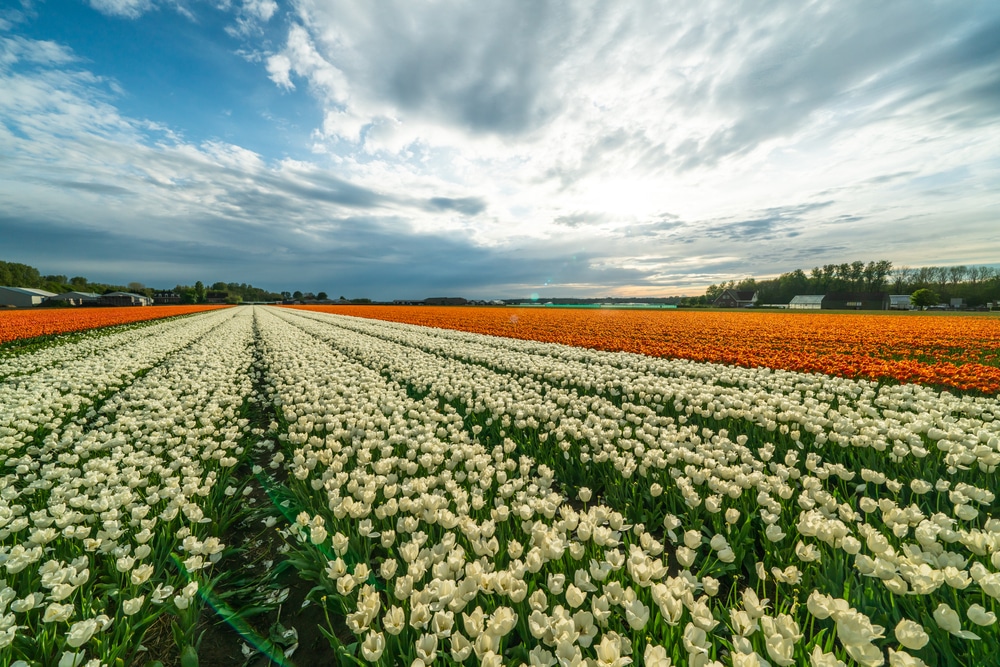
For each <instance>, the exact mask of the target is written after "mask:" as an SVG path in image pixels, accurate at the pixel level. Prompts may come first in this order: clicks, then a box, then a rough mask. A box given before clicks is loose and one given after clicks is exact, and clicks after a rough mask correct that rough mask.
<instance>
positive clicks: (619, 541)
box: [0, 306, 1000, 667]
mask: <svg viewBox="0 0 1000 667" xmlns="http://www.w3.org/2000/svg"><path fill="white" fill-rule="evenodd" d="M0 463H2V471H0V576H2V578H3V580H2V581H0V665H9V666H11V667H29V666H31V667H35V666H39V667H47V666H49V665H53V666H58V667H81V666H83V667H99V666H105V665H106V666H108V667H113V666H121V667H128V666H131V665H140V666H141V665H147V664H148V665H156V664H160V665H170V664H179V665H182V666H183V667H193V666H195V665H199V664H201V665H208V666H209V667H212V664H213V663H211V662H209V661H208V659H207V658H206V657H205V656H206V655H207V654H206V652H205V649H206V645H205V644H204V643H203V642H202V636H203V633H204V631H205V628H206V627H208V626H211V625H213V624H215V625H221V626H222V627H224V628H232V629H228V630H227V631H228V632H234V633H238V634H239V635H240V640H241V642H243V644H244V653H243V654H242V655H238V656H234V659H233V662H232V663H231V664H234V665H241V664H246V665H263V664H269V663H268V661H271V662H270V664H285V665H301V666H302V667H310V666H311V663H310V662H307V661H303V660H307V658H304V657H303V656H304V655H305V652H304V651H305V647H303V648H302V649H301V650H300V651H298V652H296V650H295V649H296V646H297V645H296V644H294V643H293V642H292V641H288V642H284V643H283V642H281V641H280V639H281V638H280V637H276V636H274V633H272V636H267V633H266V632H264V631H262V630H261V628H260V627H258V626H255V624H254V622H253V618H254V615H258V614H266V613H269V614H271V616H270V617H269V618H272V619H273V618H276V617H280V614H282V613H283V610H282V607H281V605H282V603H283V602H284V604H286V605H287V604H288V602H287V601H286V600H285V599H284V597H283V596H281V595H276V594H272V595H270V596H263V595H262V596H261V599H260V600H257V602H254V603H253V604H252V605H251V603H250V602H248V601H247V597H246V596H243V597H241V596H239V595H233V596H230V595H229V593H227V591H232V590H233V589H234V587H235V586H236V584H234V583H233V582H234V581H236V580H237V579H239V578H240V577H244V578H243V579H239V580H240V582H241V584H240V585H241V586H243V588H244V589H248V590H249V588H258V589H259V590H261V591H278V590H280V588H281V585H279V584H277V583H275V582H276V581H277V578H278V577H279V576H280V577H281V578H282V581H287V579H288V577H289V576H293V577H295V578H296V579H297V580H298V581H300V582H301V586H300V587H301V589H302V590H304V591H307V593H306V594H305V599H304V600H302V602H301V605H302V606H303V607H305V606H310V607H311V608H313V609H318V610H321V613H320V614H319V615H318V618H319V619H320V620H319V621H317V622H316V624H317V628H313V631H314V634H315V631H316V630H318V631H319V633H320V636H321V637H322V638H323V641H324V642H327V644H328V645H327V647H326V648H327V650H328V652H329V653H328V654H329V655H330V656H334V657H333V658H332V660H333V662H332V663H331V664H344V665H380V666H382V667H390V666H396V665H403V666H405V667H429V666H431V665H452V666H454V665H463V666H469V667H471V666H473V665H482V666H489V667H499V666H509V667H519V666H521V665H529V666H532V667H556V666H558V667H622V666H624V665H629V664H633V665H647V666H649V667H664V666H690V667H706V666H712V667H716V666H725V667H730V666H732V667H752V666H757V665H765V666H766V665H780V666H782V667H787V666H790V665H807V666H811V667H835V666H845V665H863V666H866V667H869V666H871V667H877V666H879V665H890V666H892V667H902V666H918V665H948V666H970V667H971V666H976V667H980V666H981V667H988V666H989V665H1000V657H998V656H1000V625H998V623H997V614H998V613H1000V505H998V503H997V497H996V493H997V486H998V485H997V474H996V469H997V465H998V464H1000V400H998V397H997V396H986V395H981V394H971V393H960V392H955V393H949V392H942V391H940V390H935V389H931V388H927V387H922V386H920V385H908V384H898V383H891V382H887V383H876V382H873V381H863V380H860V381H859V380H848V379H842V378H837V377H831V376H826V375H820V374H815V373H814V374H803V373H797V372H791V371H779V370H773V369H769V368H753V369H748V368H738V367H732V366H724V365H716V364H707V363H696V362H692V361H683V360H671V359H663V358H653V357H646V356H642V355H637V354H629V353H610V352H599V351H594V350H589V349H583V348H574V347H567V346H562V345H556V344H550V343H539V342H531V341H523V340H513V339H507V338H499V337H491V336H484V335H479V334H471V333H463V332H458V331H450V330H443V329H431V328H423V327H417V326H412V325H405V324H394V323H389V322H382V321H376V320H370V319H360V318H354V317H345V316H341V315H332V314H324V313H315V312H307V311H299V310H291V309H281V308H274V307H262V306H242V307H237V308H231V309H224V310H216V311H211V312H207V313H200V314H196V315H191V316H186V317H182V318H175V319H170V320H164V321H159V322H155V323H152V324H144V325H142V326H134V327H129V326H126V327H117V328H114V329H110V330H95V331H92V332H89V333H87V334H77V335H74V336H73V337H72V338H70V337H67V338H66V339H65V340H60V339H59V338H58V337H56V338H54V339H53V340H52V341H50V342H49V343H46V344H45V345H41V346H35V347H30V348H26V349H20V348H17V349H14V348H12V349H4V348H2V347H0ZM257 499H264V500H263V501H260V500H257ZM261 531H264V532H266V533H267V534H268V535H270V536H272V537H273V539H274V540H275V541H276V542H277V543H278V544H280V547H279V548H276V549H275V550H274V553H273V554H272V555H271V556H269V557H268V558H267V566H268V567H264V568H262V569H260V570H259V573H258V574H257V575H255V576H257V577H258V578H259V581H256V582H251V583H249V584H248V583H247V582H246V580H245V575H244V574H243V572H244V571H245V569H246V568H245V567H244V566H245V564H246V561H247V559H248V558H249V555H248V554H251V553H252V552H253V550H254V549H255V548H260V547H259V545H260V539H259V535H260V534H261ZM265 598H266V599H265ZM251 606H252V607H253V608H252V609H251ZM276 615H277V616H276ZM281 627H282V630H283V631H284V632H285V633H286V635H287V636H301V635H303V634H305V630H306V629H305V628H303V627H298V628H294V627H291V626H290V625H289V624H287V623H286V625H284V626H281ZM255 660H256V662H254V661H255Z"/></svg>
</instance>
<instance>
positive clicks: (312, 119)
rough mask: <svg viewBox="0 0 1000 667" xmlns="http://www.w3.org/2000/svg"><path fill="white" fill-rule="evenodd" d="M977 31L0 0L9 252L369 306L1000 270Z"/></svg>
mask: <svg viewBox="0 0 1000 667" xmlns="http://www.w3.org/2000/svg"><path fill="white" fill-rule="evenodd" d="M998 34H1000V3H997V2H995V1H994V0H985V1H982V2H974V1H970V2H964V1H957V0H943V1H939V2H925V1H916V0H914V1H910V0H906V1H886V2H878V3H872V2H869V1H868V0H860V1H851V0H831V1H828V2H825V1H811V2H808V1H807V2H803V1H801V0H790V1H788V2H780V1H771V0H767V1H764V0H761V1H748V2H736V1H733V0H718V1H713V0H691V1H685V0H677V1H671V2H644V1H642V0H635V1H630V2H619V1H617V0H612V1H608V2H602V1H599V0H566V1H559V0H551V1H548V2H536V1H534V0H524V1H519V0H476V1H475V2H472V1H466V2H456V1H451V0H425V1H420V2H417V1H414V0H399V1H398V2H397V1H393V0H371V1H366V2H356V1H354V0H351V1H341V0H292V1H290V2H278V1H276V0H87V1H83V0H48V1H47V2H43V1H41V0H5V1H4V2H2V3H0V260H4V261H17V262H24V263H27V264H31V265H33V266H36V267H38V268H39V269H40V270H41V271H42V273H43V274H44V273H61V274H66V275H69V276H73V275H82V276H85V277H87V278H89V279H91V280H94V281H103V282H117V283H119V284H122V283H125V282H131V281H137V282H142V283H144V284H146V285H150V286H162V287H172V286H173V285H175V284H193V283H194V281H196V280H202V281H203V282H205V283H208V284H211V283H212V282H216V281H219V280H221V281H225V282H231V281H236V282H247V283H252V284H254V285H256V286H259V287H265V288H267V289H271V290H275V291H284V290H288V291H294V290H302V291H313V292H318V291H321V290H322V291H326V292H328V293H330V294H332V295H338V296H339V295H345V296H347V297H348V298H358V297H369V298H374V299H416V298H424V297H430V296H464V297H467V298H516V297H527V296H529V295H533V294H534V295H538V296H539V297H541V298H544V297H546V296H605V295H613V296H668V295H678V294H699V293H701V292H702V291H703V290H704V288H705V287H706V286H707V285H709V284H711V283H718V282H721V281H725V280H729V279H739V278H741V277H744V276H747V275H753V276H757V277H758V278H760V277H766V276H774V275H777V274H779V273H783V272H786V271H791V270H794V269H797V268H802V269H805V270H807V271H808V269H810V268H812V267H814V266H819V265H823V264H829V263H837V264H839V263H843V262H851V261H855V260H861V261H866V262H867V261H871V260H878V259H888V260H891V261H892V262H893V263H894V264H895V265H896V266H903V265H907V266H927V265H938V266H941V265H954V264H969V265H971V264H996V263H997V262H1000V39H997V35H998Z"/></svg>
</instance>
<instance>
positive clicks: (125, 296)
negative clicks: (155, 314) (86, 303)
mask: <svg viewBox="0 0 1000 667" xmlns="http://www.w3.org/2000/svg"><path fill="white" fill-rule="evenodd" d="M99 303H100V304H101V305H102V306H152V305H153V300H152V299H150V298H149V297H148V296H142V295H141V294H132V293H131V292H108V293H107V294H102V295H101V300H100V302H99Z"/></svg>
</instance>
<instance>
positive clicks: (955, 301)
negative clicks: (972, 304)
mask: <svg viewBox="0 0 1000 667" xmlns="http://www.w3.org/2000/svg"><path fill="white" fill-rule="evenodd" d="M950 305H951V309H952V310H962V309H963V308H965V300H964V299H963V298H962V297H960V296H957V297H954V298H952V300H951V303H950Z"/></svg>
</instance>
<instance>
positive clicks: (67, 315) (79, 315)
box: [0, 306, 228, 343]
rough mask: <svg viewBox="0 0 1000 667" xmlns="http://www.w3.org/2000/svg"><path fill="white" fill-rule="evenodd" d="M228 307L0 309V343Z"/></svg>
mask: <svg viewBox="0 0 1000 667" xmlns="http://www.w3.org/2000/svg"><path fill="white" fill-rule="evenodd" d="M226 307H228V306H146V307H143V308H60V309H54V310H0V343H7V342H9V341H12V340H20V339H22V338H36V337H38V336H47V335H51V334H61V333H69V332H72V331H85V330H87V329H96V328H97V327H108V326H113V325H116V324H129V323H132V322H145V321H147V320H158V319H161V318H164V317H174V316H175V315H187V314H189V313H200V312H201V311H203V310H213V309H216V308H226Z"/></svg>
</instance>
